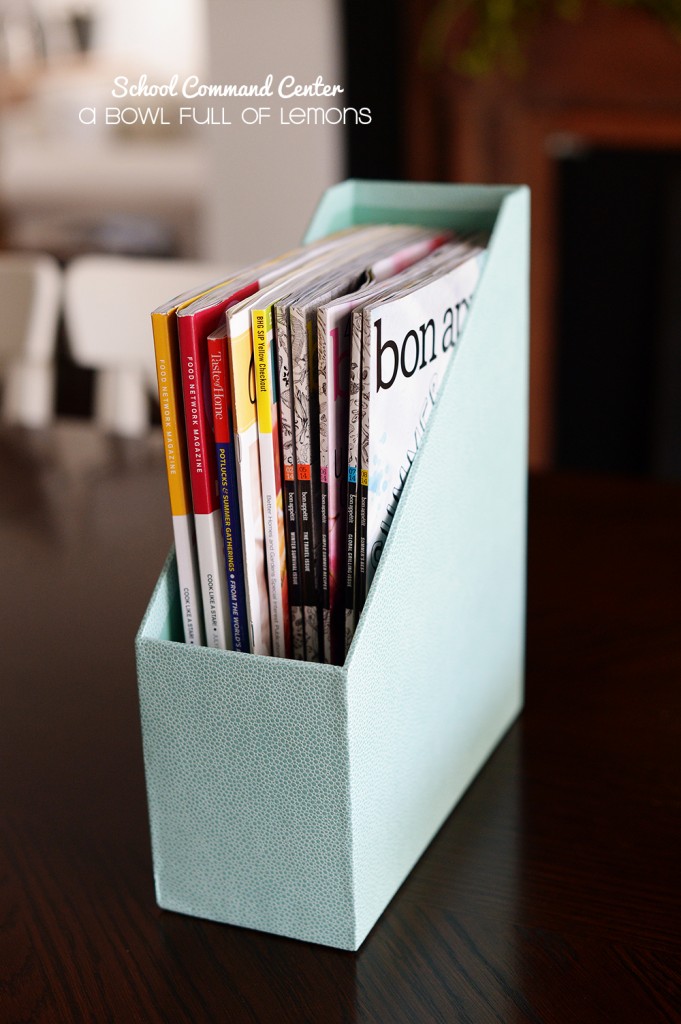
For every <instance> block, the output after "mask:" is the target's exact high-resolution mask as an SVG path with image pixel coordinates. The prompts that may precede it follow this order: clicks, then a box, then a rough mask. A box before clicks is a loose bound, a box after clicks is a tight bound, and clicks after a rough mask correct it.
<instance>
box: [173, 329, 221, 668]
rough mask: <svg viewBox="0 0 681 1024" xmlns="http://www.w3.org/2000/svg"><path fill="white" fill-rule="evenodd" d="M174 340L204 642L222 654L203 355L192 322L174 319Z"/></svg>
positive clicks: (205, 356) (211, 447)
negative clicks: (177, 357)
mask: <svg viewBox="0 0 681 1024" xmlns="http://www.w3.org/2000/svg"><path fill="white" fill-rule="evenodd" d="M178 336H179V345H180V370H181V377H182V391H183V397H184V410H185V427H186V434H187V452H188V460H189V479H190V481H191V492H192V503H193V506H194V526H195V529H196V540H197V551H198V563H199V575H200V580H201V596H202V598H203V614H204V624H205V628H206V640H207V643H208V646H209V647H219V648H223V649H228V648H230V646H231V633H230V630H229V628H228V624H227V580H226V577H225V570H224V559H223V558H222V554H221V549H222V537H221V534H222V531H221V530H220V523H219V505H218V498H217V465H216V461H215V441H214V438H213V429H212V422H211V418H209V414H208V393H207V390H206V389H210V383H209V379H208V351H207V348H206V341H205V337H203V336H202V331H201V329H200V326H199V324H198V323H197V322H196V321H195V318H194V317H192V316H190V315H187V316H179V317H178Z"/></svg>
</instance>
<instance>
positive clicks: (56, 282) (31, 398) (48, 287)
mask: <svg viewBox="0 0 681 1024" xmlns="http://www.w3.org/2000/svg"><path fill="white" fill-rule="evenodd" d="M61 290H62V272H61V269H60V267H59V264H58V263H57V261H56V260H55V259H54V258H53V257H52V256H48V255H46V254H42V253H39V254H29V253H13V252H8V253H0V311H1V312H0V316H1V317H2V327H1V328H0V375H1V376H2V377H3V381H4V382H3V391H2V419H3V420H4V421H5V422H6V423H15V424H19V425H21V426H25V427H42V426H45V424H46V423H48V422H49V421H50V420H51V419H52V418H53V416H54V407H55V379H56V376H55V367H56V363H55V355H56V348H57V330H58V326H59V313H60V309H61Z"/></svg>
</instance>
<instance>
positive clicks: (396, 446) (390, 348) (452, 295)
mask: <svg viewBox="0 0 681 1024" xmlns="http://www.w3.org/2000/svg"><path fill="white" fill-rule="evenodd" d="M484 259H485V251H484V250H483V249H481V248H479V247H474V248H473V249H472V250H471V252H470V255H468V256H467V257H463V258H462V257H461V255H460V254H459V255H457V256H454V258H453V264H454V265H453V266H450V267H449V268H447V266H446V264H445V266H440V267H439V269H437V270H434V271H432V272H431V273H430V274H428V276H427V277H426V278H424V279H423V280H421V281H420V282H419V283H413V284H411V285H409V286H407V288H405V289H404V290H403V291H402V292H399V293H395V294H393V295H392V296H388V297H386V298H384V299H383V300H380V301H377V302H370V303H368V304H367V305H365V306H364V307H363V310H362V374H361V379H362V394H361V406H360V448H359V474H360V487H359V510H358V515H357V523H358V533H357V536H358V543H357V552H356V554H357V591H356V593H357V609H356V614H357V615H359V614H360V612H361V610H362V606H363V603H364V598H365V597H366V593H367V591H368V589H369V587H370V585H371V581H372V580H373V577H374V574H375V572H376V567H377V566H378V563H379V560H380V557H381V553H382V551H383V545H384V544H385V540H386V538H387V535H388V532H389V529H390V526H391V523H392V520H393V517H394V514H395V510H396V507H397V503H398V501H399V498H400V495H401V493H402V488H403V487H404V482H405V480H406V478H407V474H408V472H409V469H410V468H411V465H412V462H413V460H414V457H415V455H416V452H417V451H418V448H419V447H420V444H421V441H422V439H423V434H424V431H425V429H426V425H427V422H428V419H429V418H430V414H431V412H432V410H433V406H434V404H435V401H436V398H437V393H438V389H439V387H440V382H441V381H442V378H443V376H444V372H445V370H446V368H447V365H448V363H449V361H450V360H451V359H452V358H453V356H454V355H455V353H456V351H457V347H458V341H459V337H460V335H461V331H462V330H463V326H464V323H465V319H466V315H467V312H468V310H469V308H470V305H471V302H472V299H473V294H474V291H475V288H476V286H477V283H478V281H479V279H480V275H481V272H482V267H483V264H484ZM436 262H437V261H436Z"/></svg>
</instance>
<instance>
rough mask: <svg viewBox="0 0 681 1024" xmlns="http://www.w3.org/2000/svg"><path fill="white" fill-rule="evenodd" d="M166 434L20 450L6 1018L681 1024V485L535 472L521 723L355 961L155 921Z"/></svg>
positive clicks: (2, 994) (51, 442) (3, 853)
mask: <svg viewBox="0 0 681 1024" xmlns="http://www.w3.org/2000/svg"><path fill="white" fill-rule="evenodd" d="M158 441H159V439H158V438H153V439H151V440H150V441H149V442H148V443H147V442H145V443H143V444H115V443H114V442H112V441H107V440H105V439H103V438H101V437H98V436H97V435H96V434H95V433H94V432H93V431H92V430H90V428H88V427H85V426H79V425H62V426H60V428H59V429H58V430H56V431H50V432H47V433H45V434H40V435H28V434H25V433H22V432H16V431H4V432H3V433H2V434H1V435H0V567H1V571H0V585H1V588H2V606H1V607H2V614H1V616H0V695H1V705H0V756H1V759H2V760H1V764H0V830H1V837H0V858H1V871H0V1021H2V1022H3V1024H5V1022H6V1024H18V1022H31V1024H33V1022H36V1024H48V1022H59V1024H62V1022H64V1024H71V1022H74V1024H75V1022H82V1021H93V1022H97V1024H100V1022H108V1021H112V1022H124V1024H128V1022H136V1021H145V1022H146V1021H149V1022H175V1021H180V1022H183V1021H193V1022H201V1021H229V1022H234V1024H240V1022H247V1024H259V1022H270V1021H273V1022H280V1024H289V1022H291V1024H299V1022H315V1024H316V1022H323V1024H335V1022H372V1024H373V1022H381V1024H383V1022H386V1024H401V1022H420V1021H423V1022H431V1021H433V1022H440V1021H442V1022H447V1024H448V1022H454V1021H455V1022H459V1021H461V1022H471V1024H480V1022H482V1024H484V1022H487V1021H495V1022H498V1021H500V1022H516V1021H517V1022H520V1021H522V1022H525V1021H527V1022H554V1021H555V1022H560V1024H563V1022H570V1024H572V1022H584V1021H587V1022H588V1021H603V1022H616V1024H626V1022H629V1021H631V1022H633V1024H648V1022H654V1021H665V1022H677V1021H679V1020H681V982H680V976H681V975H680V952H681V941H680V938H679V930H680V925H681V890H680V886H679V865H680V863H681V857H680V853H681V819H680V810H681V799H680V798H681V785H680V776H681V771H680V760H681V753H680V752H681V685H680V683H681V594H680V590H681V582H680V581H681V486H677V485H672V484H659V483H650V482H644V481H638V480H605V479H598V478H593V479H588V478H585V479H577V478H567V477H563V478H561V477H556V476H541V477H537V478H534V479H532V481H531V485H530V534H529V536H530V544H529V591H528V594H529V596H528V652H527V705H526V709H525V711H524V713H523V715H522V717H521V718H520V720H519V721H518V722H517V723H516V725H515V726H514V727H513V728H512V729H511V731H510V732H509V734H508V735H507V736H506V738H505V739H504V740H503V742H502V743H501V745H500V746H499V748H498V749H497V751H496V753H495V754H494V755H493V757H492V759H491V760H490V761H489V763H488V764H487V766H486V767H485V768H484V770H483V771H482V772H481V774H480V775H479V777H478V778H477V779H476V780H475V782H474V783H473V785H472V786H471V788H470V790H469V791H468V793H467V794H466V795H465V797H464V798H463V800H462V802H461V803H460V805H459V806H458V808H457V809H456V811H455V812H454V814H453V815H452V816H451V818H450V819H449V820H448V822H447V823H446V824H445V826H444V827H443V829H442V830H441V832H440V833H439V835H438V836H437V837H436V839H435V841H434V842H433V844H432V845H431V847H430V848H429V849H428V851H427V852H426V854H425V855H424V857H423V858H422V859H421V861H420V862H419V864H418V865H417V866H416V868H415V869H414V871H413V872H412V874H411V875H410V877H409V878H408V879H407V881H406V882H405V884H404V885H403V887H402V889H401V890H400V891H399V893H398V894H397V896H396V897H395V899H394V900H393V901H392V903H391V904H390V906H389V907H388V909H387V911H386V912H385V914H384V915H383V917H382V918H381V919H380V920H379V922H378V924H377V925H376V927H375V928H374V930H373V931H372V933H371V934H370V935H369V937H368V939H367V940H366V942H365V944H364V946H363V947H362V949H361V950H360V951H359V953H357V954H349V953H342V952H337V951H335V950H331V949H325V948H323V947H316V946H312V945H307V944H304V943H301V942H295V941H289V940H285V939H280V938H275V937H270V936H268V935H263V934H258V933H256V932H251V931H245V930H241V929H236V928H231V927H228V926H224V925H218V924H214V923H211V922H207V921H201V920H197V919H193V918H189V917H183V916H181V915H178V914H172V913H167V912H163V911H160V910H159V909H158V908H157V907H156V905H155V902H154V895H153V880H152V867H151V855H150V848H149V837H148V826H147V817H146V804H145V792H144V774H143V767H142V751H141V738H140V729H139V721H138V714H137V696H136V682H135V669H134V657H133V638H134V634H135V631H136V628H137V625H138V623H139V620H140V618H141V616H142V614H143V611H144V608H145V605H146V601H147V599H148V597H149V594H150V592H151V588H152V586H153V583H154V580H155V578H156V576H157V574H158V572H159V570H160V566H161V564H162V561H163V557H164V555H165V552H166V550H167V548H168V546H169V544H170V536H171V531H170V524H169V514H168V503H167V495H166V488H165V480H164V476H163V469H162V453H161V448H160V444H159V443H158Z"/></svg>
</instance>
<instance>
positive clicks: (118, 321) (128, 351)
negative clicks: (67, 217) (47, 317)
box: [64, 256, 230, 437]
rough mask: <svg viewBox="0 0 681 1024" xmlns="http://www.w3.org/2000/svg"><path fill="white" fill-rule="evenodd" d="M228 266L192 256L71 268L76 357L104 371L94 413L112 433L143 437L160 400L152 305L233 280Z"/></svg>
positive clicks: (69, 299) (69, 329)
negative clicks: (153, 404) (152, 399)
mask: <svg viewBox="0 0 681 1024" xmlns="http://www.w3.org/2000/svg"><path fill="white" fill-rule="evenodd" d="M229 274H230V271H229V270H228V268H226V267H225V266H224V265H218V264H214V263H202V262H198V261H192V260H161V259H137V258H133V257H126V256H80V257H78V258H77V259H75V260H73V261H72V263H70V264H69V265H68V267H67V269H66V273H65V290H64V314H65V322H66V338H67V344H68V346H69V351H70V353H71V356H72V358H73V360H74V362H76V363H78V365H80V366H85V367H89V368H92V369H94V370H96V371H97V376H96V378H95V396H94V415H95V418H96V420H97V422H98V423H99V424H100V426H101V427H102V428H103V429H104V430H106V431H107V432H109V433H112V434H118V435H120V436H123V437H139V436H141V435H143V434H144V433H146V431H147V430H148V428H149V421H150V397H152V396H153V397H155V398H157V396H158V391H157V384H156V366H155V361H154V345H153V337H152V333H151V317H150V314H151V312H152V310H154V309H156V307H157V306H160V305H162V304H163V303H164V302H167V301H168V300H170V299H172V298H174V297H175V296H176V295H179V294H181V293H182V292H185V291H187V290H188V289H191V288H199V287H201V285H204V284H211V283H215V282H217V281H219V280H221V279H224V278H226V277H228V276H229Z"/></svg>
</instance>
